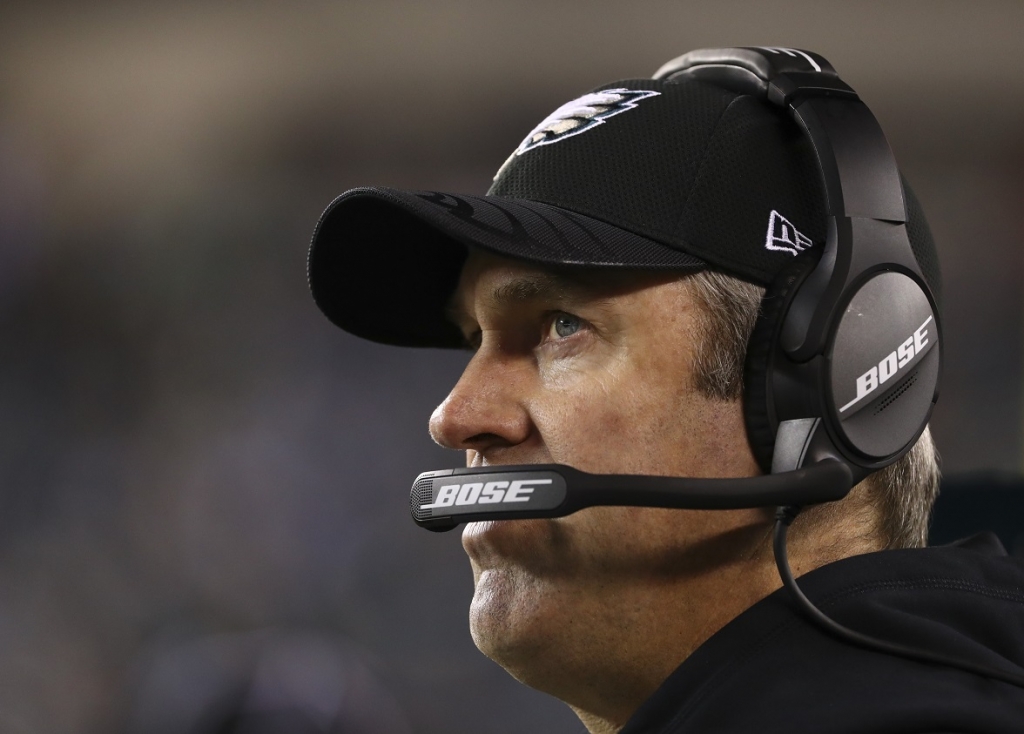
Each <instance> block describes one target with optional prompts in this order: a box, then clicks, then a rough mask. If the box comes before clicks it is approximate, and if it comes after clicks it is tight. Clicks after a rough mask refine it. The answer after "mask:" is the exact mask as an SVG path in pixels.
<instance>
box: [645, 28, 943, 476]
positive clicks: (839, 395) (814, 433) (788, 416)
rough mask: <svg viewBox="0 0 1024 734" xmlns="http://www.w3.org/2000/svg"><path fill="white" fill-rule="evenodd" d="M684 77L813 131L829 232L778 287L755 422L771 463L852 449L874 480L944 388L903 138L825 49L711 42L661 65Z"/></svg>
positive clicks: (768, 304) (762, 350)
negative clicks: (780, 112) (888, 128)
mask: <svg viewBox="0 0 1024 734" xmlns="http://www.w3.org/2000/svg"><path fill="white" fill-rule="evenodd" d="M681 76H688V77H692V78H697V79H702V80H705V81H707V82H710V83H712V84H716V85H718V86H721V87H725V88H727V89H730V90H732V91H735V92H738V93H741V94H749V95H752V96H754V97H758V98H760V99H764V100H767V102H768V103H770V104H774V105H778V106H780V107H783V108H786V109H788V110H789V111H790V112H791V114H792V115H793V117H794V119H795V120H796V121H797V123H798V124H799V125H800V127H801V128H802V129H803V130H804V132H805V133H806V134H807V137H808V138H809V140H810V142H811V145H812V147H813V150H814V155H815V157H816V159H817V162H818V168H819V171H820V174H821V180H822V184H823V187H824V192H825V210H826V215H827V217H828V234H827V237H826V240H825V246H824V249H822V248H810V249H809V250H808V251H807V254H806V255H804V256H803V257H801V258H797V259H796V261H794V262H793V264H792V266H791V267H789V268H785V269H784V270H783V272H781V273H780V274H779V275H778V276H777V277H776V278H775V280H774V281H773V282H772V284H771V286H770V287H769V288H768V290H767V292H766V294H765V298H764V300H763V302H762V308H761V313H760V318H759V320H758V322H757V324H756V326H755V328H754V331H753V334H752V336H751V339H750V344H749V347H748V350H747V361H746V366H745V376H744V385H745V390H746V394H745V400H744V410H745V415H746V424H747V435H748V437H749V440H750V444H751V447H752V449H753V451H754V455H755V456H756V457H757V459H758V461H759V463H760V464H761V466H762V468H763V469H765V470H766V471H767V470H769V469H770V471H771V472H772V473H779V472H782V471H787V470H791V469H796V468H799V467H801V466H805V465H806V464H808V463H816V462H818V461H821V460H823V459H826V458H828V459H838V460H839V461H841V462H843V463H845V464H847V466H849V467H850V470H851V474H852V476H853V479H854V481H855V482H857V481H860V480H861V479H863V478H864V477H866V476H867V475H868V474H870V473H871V472H873V471H876V470H877V469H880V468H882V467H884V466H886V465H888V464H891V463H892V462H894V461H896V460H897V459H898V458H899V457H901V456H902V455H903V454H905V453H906V452H907V451H909V450H910V448H911V447H912V446H913V445H914V444H915V443H916V442H917V439H918V438H919V437H920V435H921V433H922V432H923V431H924V428H925V426H926V425H927V424H928V418H929V416H930V415H931V410H932V406H933V404H934V402H935V399H936V398H937V397H938V384H939V372H940V362H941V359H940V351H941V350H940V348H939V344H940V342H941V338H940V333H941V332H940V327H939V314H938V308H937V307H936V302H935V297H934V295H933V294H932V292H931V289H930V288H929V286H928V283H927V281H926V280H925V278H924V275H923V273H922V272H921V269H920V267H919V265H918V262H917V259H916V258H915V256H914V252H913V250H912V249H911V245H910V238H909V236H908V234H907V227H906V223H907V207H906V204H905V201H904V194H903V187H902V184H901V182H900V175H899V170H898V169H897V167H896V161H895V159H894V158H893V155H892V151H891V150H890V149H889V145H888V143H887V142H886V140H885V136H884V135H883V134H882V130H881V128H880V127H879V125H878V122H877V121H876V120H875V117H874V115H872V114H871V111H870V110H868V108H867V106H866V105H865V104H864V103H863V102H861V101H860V99H859V98H858V97H857V94H856V93H855V92H854V91H853V90H852V89H850V87H849V86H847V85H846V84H845V83H844V82H843V81H842V80H841V79H840V78H839V77H838V75H837V74H836V72H835V69H833V68H832V66H831V65H830V64H829V63H828V62H827V61H826V60H825V59H823V58H822V57H821V56H818V55H817V54H812V53H809V52H807V51H800V50H797V49H782V48H732V49H704V50H700V51H691V52H690V53H688V54H685V55H683V56H680V57H679V58H678V59H675V60H673V61H670V62H669V63H667V64H665V65H664V66H663V67H662V68H661V69H659V70H658V72H657V73H656V74H655V78H656V79H673V78H677V77H681Z"/></svg>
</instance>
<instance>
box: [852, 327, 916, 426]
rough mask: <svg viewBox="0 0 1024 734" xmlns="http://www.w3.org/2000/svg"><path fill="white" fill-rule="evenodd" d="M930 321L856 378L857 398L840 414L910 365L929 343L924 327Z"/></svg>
mask: <svg viewBox="0 0 1024 734" xmlns="http://www.w3.org/2000/svg"><path fill="white" fill-rule="evenodd" d="M931 320H932V317H931V316H929V317H928V318H927V319H925V322H924V323H923V324H921V325H920V326H919V327H917V329H916V330H915V331H914V333H913V334H911V335H910V336H909V337H907V340H906V341H905V342H903V343H902V344H900V345H899V346H898V347H897V348H896V349H894V350H893V351H891V352H889V354H888V355H887V356H886V357H885V359H883V360H882V361H881V362H879V363H878V364H877V365H875V366H874V367H872V368H871V369H869V370H868V371H867V372H865V373H864V374H863V375H861V376H860V377H858V378H857V397H855V398H854V399H853V400H851V401H850V402H848V403H847V404H846V405H844V406H843V407H842V408H840V409H839V412H840V413H842V412H844V411H845V410H847V409H848V408H852V407H853V406H854V405H856V404H857V403H859V402H860V401H861V400H863V399H864V398H866V397H867V396H868V395H870V394H871V393H873V392H874V391H875V390H877V389H878V388H879V386H880V385H883V384H884V383H886V382H888V381H889V380H890V379H891V378H892V377H893V375H895V374H896V373H897V372H898V371H899V370H901V369H903V368H904V367H906V366H907V365H908V364H910V362H911V360H913V359H914V357H915V356H916V355H918V354H921V353H922V351H924V348H925V346H926V345H927V344H929V343H930V341H929V339H928V330H927V329H926V328H925V327H926V326H928V324H929V323H930V322H931Z"/></svg>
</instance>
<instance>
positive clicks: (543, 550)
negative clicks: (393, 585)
mask: <svg viewBox="0 0 1024 734" xmlns="http://www.w3.org/2000/svg"><path fill="white" fill-rule="evenodd" d="M698 308H699V306H698V304H697V302H696V301H695V299H694V297H693V295H692V292H691V287H690V286H689V285H688V282H687V280H686V278H685V276H680V274H679V273H671V272H653V271H644V272H623V271H621V270H615V271H611V270H609V271H601V270H599V269H588V270H580V269H576V270H573V269H547V268H541V267H536V266H533V265H529V264H526V263H522V262H519V261H515V260H510V259H506V258H501V257H497V256H493V255H488V254H483V253H480V252H472V253H471V254H470V256H469V258H468V260H467V262H466V264H465V266H464V267H463V271H462V274H461V278H460V281H459V285H458V288H457V290H456V292H455V294H454V296H453V299H452V302H451V314H452V319H453V320H454V321H455V322H456V323H457V324H458V325H459V327H460V328H461V329H462V331H463V333H464V334H465V336H466V338H467V341H468V342H469V344H470V345H471V346H472V348H473V354H472V357H471V359H470V360H469V363H468V365H467V366H466V368H465V371H464V373H463V375H462V377H461V379H460V380H459V381H458V383H457V384H456V385H455V387H454V388H453V389H452V391H451V393H450V394H449V395H448V397H447V399H446V400H445V401H444V402H443V403H442V404H441V405H440V406H438V408H437V409H436V410H435V412H434V414H433V416H432V418H431V420H430V432H431V435H432V436H433V438H434V440H435V441H437V442H438V443H439V444H441V445H443V446H446V447H449V448H453V449H458V450H462V451H465V452H466V463H467V465H469V466H487V465H500V464H533V463H561V464H568V465H570V466H574V467H576V468H578V469H581V470H584V471H587V472H593V473H615V474H658V475H670V476H691V477H741V476H753V475H755V474H758V473H760V472H759V469H758V467H757V464H756V462H755V460H754V458H753V455H752V454H751V451H750V449H749V447H748V444H747V440H746V433H745V430H744V425H743V415H742V408H741V405H740V402H739V401H721V400H715V399H712V398H709V397H706V396H705V395H703V394H702V393H701V392H699V391H698V390H697V388H696V387H695V380H694V378H693V363H694V354H695V348H696V339H697V333H698V328H699V321H698V319H699V312H698V310H697V309H698ZM769 531H770V520H769V518H768V517H767V515H766V514H765V512H764V511H761V510H737V511H729V512H721V511H718V512H706V511H687V510H663V509H650V508H632V507H600V508H590V509H586V510H582V511H580V512H577V513H575V514H573V515H571V516H569V517H565V518H559V519H550V520H512V521H498V522H482V523H472V524H469V525H467V526H466V529H465V531H464V533H463V545H464V547H465V549H466V552H467V554H468V555H469V559H470V563H471V565H472V570H473V576H474V581H475V592H474V596H473V601H472V605H471V611H470V622H471V630H472V634H473V638H474V641H475V642H476V644H477V646H478V647H479V648H480V649H481V650H482V651H483V652H484V653H485V654H487V655H488V656H490V657H491V658H493V659H494V660H496V661H497V662H499V663H500V664H501V665H503V666H504V667H505V668H506V669H507V670H509V672H511V673H512V674H513V675H514V676H516V677H517V678H519V679H520V680H522V681H523V682H525V683H527V684H529V685H532V686H534V687H536V688H539V689H541V690H545V691H547V692H549V693H552V694H554V695H556V696H558V697H560V698H562V699H563V700H565V701H567V702H569V703H570V705H573V706H574V708H578V709H584V710H588V711H592V710H594V707H595V706H598V705H601V706H605V708H607V709H608V711H609V712H611V711H612V710H613V709H614V710H616V711H618V710H619V709H621V711H622V715H621V716H618V718H622V716H627V717H628V714H629V713H630V712H631V711H632V710H633V708H635V704H636V703H637V701H638V700H639V701H642V700H643V699H644V698H646V696H647V695H649V694H650V692H651V691H652V690H653V688H652V685H653V686H654V687H656V686H657V684H659V683H660V682H661V681H662V680H663V679H664V678H665V677H666V676H667V675H668V674H669V673H670V672H671V671H672V670H673V669H674V668H675V667H676V666H677V665H678V664H679V662H681V660H682V659H683V658H685V656H686V655H688V654H689V652H691V651H692V649H693V648H694V647H695V646H696V645H698V644H700V642H701V641H703V639H706V637H707V636H709V635H710V634H711V633H713V632H714V631H715V630H716V629H717V628H718V627H720V626H721V625H722V624H724V623H725V622H726V621H728V619H729V618H731V617H732V616H734V615H735V613H737V612H736V611H735V610H734V609H733V607H735V606H736V604H741V605H746V604H749V603H752V601H756V599H753V600H748V599H746V595H748V594H749V593H755V594H761V593H763V592H760V591H755V592H750V591H748V588H749V587H750V586H751V584H750V583H749V576H750V574H751V573H752V569H754V568H756V569H761V568H762V567H764V568H765V569H766V570H765V573H767V574H768V577H771V575H772V574H773V569H772V568H771V567H770V563H768V564H766V563H764V560H765V558H764V554H765V552H766V549H767V542H766V541H767V536H768V533H769ZM757 573H760V570H758V571H757ZM771 583H774V580H773V581H772V582H771ZM755 586H756V584H755ZM742 608H745V607H742V606H741V609H742ZM720 617H724V619H722V618H720ZM606 676H613V677H614V679H615V686H614V687H613V688H614V689H615V690H616V691H617V694H616V695H618V694H621V697H622V701H621V702H616V701H614V700H608V696H609V693H608V689H609V687H608V686H607V685H603V683H604V682H606V680H605V677H606ZM597 696H600V697H601V699H602V700H601V701H592V700H590V699H591V698H594V697H597ZM610 718H613V719H614V718H616V717H615V716H611V717H610Z"/></svg>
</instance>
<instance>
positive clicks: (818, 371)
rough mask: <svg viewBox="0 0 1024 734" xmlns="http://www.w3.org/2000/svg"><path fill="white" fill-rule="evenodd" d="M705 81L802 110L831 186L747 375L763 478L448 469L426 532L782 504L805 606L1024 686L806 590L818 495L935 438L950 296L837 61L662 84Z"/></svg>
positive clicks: (770, 53)
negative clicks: (812, 507)
mask: <svg viewBox="0 0 1024 734" xmlns="http://www.w3.org/2000/svg"><path fill="white" fill-rule="evenodd" d="M680 77H690V78H696V79H700V80H703V81H706V82H709V83H712V84H715V85H718V86H720V87H724V88H727V89H729V90H731V91H734V92H737V93H740V94H749V95H752V96H755V97H758V98H760V99H764V100H766V101H767V102H768V103H770V104H774V105H778V106H780V107H783V108H786V109H788V110H789V112H790V113H791V114H792V116H793V118H794V119H795V120H796V122H797V123H798V124H799V125H800V127H801V128H802V129H803V130H804V132H805V133H806V134H807V137H808V138H809V140H810V142H811V145H812V147H813V150H814V155H815V157H816V159H817V162H818V168H819V172H820V174H821V180H822V184H823V187H824V192H825V210H826V214H827V217H828V228H827V236H826V240H825V245H824V247H823V248H809V249H808V250H806V251H805V252H803V253H801V255H799V256H798V257H797V258H795V259H794V261H793V262H792V263H791V264H790V265H789V266H788V267H786V268H784V269H783V271H782V272H780V274H779V275H778V276H777V277H776V278H775V279H774V280H773V282H772V283H771V285H770V286H769V287H768V289H767V291H766V293H765V296H764V299H763V301H762V305H761V310H760V314H759V317H758V321H757V323H756V325H755V327H754V330H753V333H752V335H751V339H750V343H749V346H748V350H747V359H746V364H745V368H744V384H745V395H744V413H745V420H746V426H747V434H748V439H749V441H750V444H751V448H752V450H753V452H754V455H755V456H756V458H757V460H758V462H759V463H760V465H761V467H762V469H763V470H765V471H766V472H769V473H767V474H766V475H764V476H760V477H747V478H740V479H697V478H684V477H653V476H624V475H597V474H588V473H585V472H581V471H579V470H577V469H573V468H571V467H568V466H563V465H559V464H544V465H521V466H498V467H485V468H462V469H442V470H440V471H432V472H425V473H423V474H421V475H420V476H419V477H417V479H416V481H415V482H414V484H413V487H412V491H411V493H410V497H409V503H410V510H411V512H412V516H413V519H414V520H415V522H416V523H417V524H418V525H420V526H421V527H424V528H427V529H429V530H437V531H444V530H450V529H452V528H454V527H455V526H456V525H458V524H460V523H463V522H472V521H479V520H499V519H501V520H508V519H518V518H536V517H561V516H564V515H568V514H571V513H573V512H575V511H577V510H579V509H582V508H584V507H592V506H598V505H625V506H644V507H669V508H688V509H735V508H744V507H748V508H749V507H776V508H777V512H776V523H775V536H774V550H775V558H776V564H777V566H778V568H779V574H780V576H781V577H782V580H783V583H784V585H785V586H786V588H788V589H789V590H790V592H791V593H792V594H793V595H794V597H795V598H796V600H797V601H798V603H799V604H800V605H801V607H802V608H803V609H804V611H805V613H806V614H807V615H808V616H809V617H810V618H811V619H812V620H813V621H814V622H815V623H817V624H819V625H820V626H821V627H823V628H825V629H826V630H827V631H828V632H830V633H831V634H834V635H836V636H838V637H840V638H842V639H844V640H846V641H848V642H851V643H853V644H857V645H860V646H863V647H868V648H871V649H874V650H879V651H882V652H886V653H888V654H893V655H899V656H901V657H906V658H910V659H913V660H918V661H925V662H930V663H937V664H941V665H947V666H952V667H956V668H960V669H962V670H967V671H970V672H974V673H978V674H980V675H984V676H987V677H991V678H995V679H997V680H1002V681H1004V682H1007V683H1012V684H1014V685H1018V686H1024V676H1020V675H1017V674H1014V673H1008V672H1002V671H997V670H993V669H990V668H988V667H986V666H980V665H976V664H974V663H972V662H971V661H966V660H959V659H954V658H948V657H945V656H942V655H938V654H935V653H933V652H931V651H927V650H916V649H911V648H908V647H904V646H902V645H898V644H895V643H891V642H888V641H884V640H878V639H875V638H871V637H867V636H865V635H862V634H860V633H858V632H855V631H853V630H849V629H847V628H845V627H842V626H840V625H839V624H837V623H836V622H834V621H833V620H831V619H830V618H828V617H827V616H826V615H824V614H823V613H822V612H821V611H820V610H818V609H817V608H816V607H814V605H813V604H812V603H811V602H810V601H809V600H808V599H807V597H806V596H804V594H803V593H802V592H801V590H800V588H799V587H798V586H797V584H796V581H795V580H794V578H793V575H792V572H791V570H790V568H789V562H788V559H787V555H786V533H787V529H788V527H789V524H790V523H791V522H792V521H793V519H794V518H795V517H796V516H797V515H798V514H799V511H800V508H801V507H803V506H804V505H808V504H816V503H821V502H829V501H834V500H838V499H842V498H843V497H845V496H846V494H848V493H849V491H850V489H851V488H852V487H853V486H854V485H855V484H856V483H857V482H859V481H861V480H862V479H864V478H865V477H867V476H868V475H869V474H871V473H872V472H874V471H877V470H878V469H881V468H883V467H885V466H888V465H889V464H892V463H893V462H895V461H896V460H898V459H899V458H900V457H901V456H903V455H904V454H906V453H907V452H908V451H909V450H910V449H911V448H912V447H913V446H914V444H915V443H916V442H917V440H918V438H920V436H921V434H922V432H923V431H924V429H925V427H926V426H927V425H928V419H929V417H930V416H931V412H932V407H933V406H934V403H935V400H936V399H937V397H938V385H939V377H940V372H941V341H942V339H941V329H940V325H939V310H938V308H937V304H936V299H935V296H934V294H933V292H932V290H931V288H930V287H929V285H928V283H927V281H926V280H925V277H924V274H923V273H922V271H921V268H920V266H919V265H918V261H917V259H916V257H915V255H914V252H913V249H912V247H911V243H910V238H909V236H908V233H907V207H906V203H905V200H904V191H903V186H902V183H901V181H900V175H899V170H898V168H897V166H896V161H895V159H894V158H893V155H892V151H891V150H890V149H889V145H888V143H887V142H886V140H885V136H884V135H883V134H882V130H881V128H880V127H879V125H878V122H877V120H875V117H874V115H872V114H871V111H870V110H868V108H867V106H866V105H865V104H864V103H863V102H861V101H860V98H859V97H858V96H857V94H856V92H854V91H853V90H852V89H851V88H850V87H849V86H847V85H846V83H844V82H843V81H842V80H841V79H840V78H839V76H838V75H837V74H836V72H835V69H833V68H832V66H831V65H830V64H829V63H828V62H827V61H826V60H825V59H824V58H822V57H821V56H819V55H817V54H814V53H810V52H807V51H801V50H798V49H790V48H767V47H765V48H760V47H759V48H725V49H702V50H699V51H691V52H690V53H687V54H684V55H683V56H680V57H679V58H677V59H674V60H673V61H670V62H668V63H667V64H665V65H664V66H662V67H661V69H659V70H658V72H657V73H656V74H655V76H654V78H655V79H662V80H670V79H677V78H680Z"/></svg>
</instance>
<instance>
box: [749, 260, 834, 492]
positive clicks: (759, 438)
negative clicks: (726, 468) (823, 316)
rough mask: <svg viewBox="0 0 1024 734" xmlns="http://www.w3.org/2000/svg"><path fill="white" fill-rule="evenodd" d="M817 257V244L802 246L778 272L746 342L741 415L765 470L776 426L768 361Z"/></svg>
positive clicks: (768, 466)
mask: <svg viewBox="0 0 1024 734" xmlns="http://www.w3.org/2000/svg"><path fill="white" fill-rule="evenodd" d="M819 259H821V248H820V247H815V248H812V249H810V250H805V251H804V252H802V253H800V254H799V255H797V256H796V258H795V259H794V260H793V262H791V263H788V264H787V265H786V266H785V267H784V268H783V269H782V270H781V271H780V272H779V274H778V275H777V276H776V277H775V280H773V281H772V282H771V285H769V286H768V290H766V291H765V294H764V298H762V299H761V308H760V313H759V314H758V317H757V321H756V322H755V323H754V329H753V330H752V331H751V333H750V341H749V342H748V343H747V358H746V362H745V363H744V366H743V416H744V420H745V422H746V426H747V441H748V442H749V443H750V448H751V450H752V451H753V453H754V458H755V459H757V463H758V464H759V465H760V467H761V470H762V471H764V473H765V474H768V473H770V472H771V468H772V455H773V454H774V453H775V433H776V431H777V430H778V426H777V425H775V422H774V421H773V420H772V419H771V417H770V404H769V399H770V395H769V391H770V385H769V383H770V379H771V375H770V374H769V365H770V364H771V360H772V357H773V355H774V353H775V349H776V342H777V340H778V333H779V328H780V327H781V326H782V321H783V319H784V318H785V315H786V312H787V311H788V310H789V305H790V303H792V302H793V297H794V296H795V295H796V293H797V291H798V290H800V285H801V284H802V283H803V282H804V279H805V278H807V276H808V275H810V273H811V271H812V270H814V266H815V265H817V264H818V260H819Z"/></svg>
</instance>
